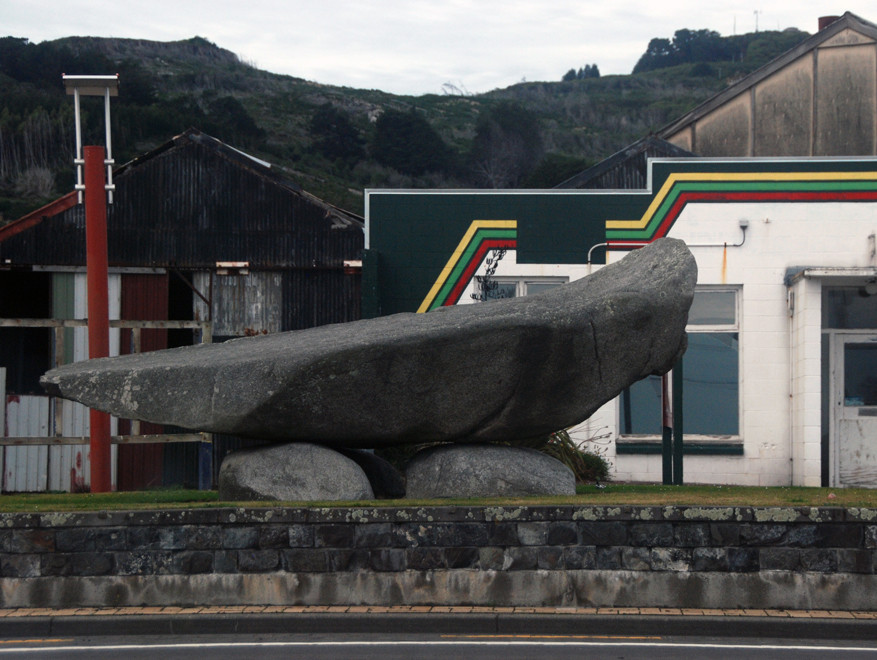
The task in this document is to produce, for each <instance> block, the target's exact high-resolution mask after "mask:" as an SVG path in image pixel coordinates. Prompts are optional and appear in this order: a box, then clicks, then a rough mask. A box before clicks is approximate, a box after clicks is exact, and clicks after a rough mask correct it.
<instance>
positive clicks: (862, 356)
mask: <svg viewBox="0 0 877 660" xmlns="http://www.w3.org/2000/svg"><path fill="white" fill-rule="evenodd" d="M844 405H845V406H877V344H844Z"/></svg>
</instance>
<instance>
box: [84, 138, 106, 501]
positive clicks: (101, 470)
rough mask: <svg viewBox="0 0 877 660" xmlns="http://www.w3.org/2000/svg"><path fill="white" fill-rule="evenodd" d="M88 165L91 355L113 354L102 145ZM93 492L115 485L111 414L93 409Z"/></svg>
mask: <svg viewBox="0 0 877 660" xmlns="http://www.w3.org/2000/svg"><path fill="white" fill-rule="evenodd" d="M82 151H83V154H84V160H85V164H84V169H85V243H86V266H87V280H88V357H89V358H101V357H109V355H110V314H109V293H108V289H107V280H108V277H107V192H106V165H105V164H104V159H105V156H104V153H105V152H104V148H103V147H83V148H82ZM90 423H91V492H92V493H106V492H109V491H110V490H111V489H112V481H111V459H110V416H109V415H108V414H107V413H104V412H100V411H98V410H91V411H90Z"/></svg>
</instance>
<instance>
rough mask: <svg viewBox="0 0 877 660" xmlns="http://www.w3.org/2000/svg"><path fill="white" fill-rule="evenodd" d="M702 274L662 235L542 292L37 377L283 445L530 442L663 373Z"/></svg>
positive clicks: (106, 400) (74, 393)
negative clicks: (592, 271)
mask: <svg viewBox="0 0 877 660" xmlns="http://www.w3.org/2000/svg"><path fill="white" fill-rule="evenodd" d="M695 280H696V266H695V264H694V259H693V257H692V256H691V254H690V253H689V252H688V250H687V248H686V247H685V246H684V244H683V243H681V242H680V241H674V240H671V239H665V240H661V241H658V242H656V243H654V244H652V245H650V246H648V247H646V248H643V249H641V250H639V251H637V252H634V253H631V254H630V255H628V256H627V257H625V258H624V259H623V260H621V261H620V262H618V263H616V264H612V265H610V266H607V267H605V268H603V269H602V270H600V271H598V272H597V273H596V274H594V275H592V276H590V277H587V278H584V279H582V280H579V281H577V282H572V283H570V284H567V285H565V286H561V287H558V288H556V289H553V290H551V291H548V292H546V293H543V294H540V295H536V296H530V297H526V298H512V299H508V300H499V301H494V302H487V303H482V304H476V305H459V306H454V307H444V308H441V309H438V310H435V311H433V312H429V313H427V314H413V313H412V314H395V315H392V316H386V317H382V318H377V319H368V320H362V321H355V322H352V323H344V324H337V325H328V326H322V327H319V328H312V329H308V330H300V331H296V332H284V333H278V334H274V335H265V336H260V337H247V338H242V339H236V340H232V341H229V342H225V343H222V344H206V345H200V346H191V347H184V348H176V349H170V350H164V351H155V352H151V353H141V354H136V355H126V356H121V357H115V358H101V359H97V360H88V361H85V362H76V363H73V364H68V365H64V366H61V367H59V368H57V369H53V370H51V371H49V372H48V373H46V374H45V375H44V376H43V377H42V380H41V382H42V384H43V386H44V387H45V389H46V390H47V391H48V392H50V393H51V394H54V395H57V396H62V397H65V398H68V399H74V400H76V401H80V402H82V403H84V404H86V405H87V406H90V407H92V408H97V409H99V410H103V411H106V412H109V413H112V414H114V415H118V416H119V417H125V418H133V419H140V420H145V421H150V422H157V423H162V424H174V425H176V426H182V427H185V428H190V429H199V430H204V431H212V432H218V433H230V434H235V435H239V436H245V437H254V438H261V439H272V440H277V441H285V442H289V441H305V442H316V443H319V444H323V445H327V446H337V447H380V446H385V445H394V444H406V443H411V442H434V441H456V440H500V441H507V440H513V439H515V438H529V437H534V436H538V435H542V434H547V433H550V432H552V431H556V430H557V429H561V428H565V427H568V426H571V425H573V424H576V423H578V422H581V421H582V420H584V419H586V418H587V417H588V416H589V415H590V414H591V413H593V412H594V411H595V410H596V409H597V408H598V407H599V406H601V405H602V404H603V403H605V402H606V401H608V400H609V399H611V398H612V397H614V396H616V395H617V394H618V393H619V392H620V391H621V390H622V389H623V388H624V387H626V386H628V385H629V384H631V383H632V382H634V381H636V380H639V379H641V378H643V377H645V376H647V375H649V374H652V373H662V372H665V371H667V370H668V369H669V368H670V367H671V366H672V364H673V363H674V362H675V361H676V359H677V358H678V357H679V355H681V353H682V352H683V350H684V349H685V324H686V319H687V311H688V308H689V306H690V304H691V300H692V296H693V291H694V284H695Z"/></svg>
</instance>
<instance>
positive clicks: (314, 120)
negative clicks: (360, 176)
mask: <svg viewBox="0 0 877 660" xmlns="http://www.w3.org/2000/svg"><path fill="white" fill-rule="evenodd" d="M309 128H310V132H311V136H312V137H313V140H314V149H315V150H316V151H318V152H319V153H321V154H322V155H323V156H325V157H326V158H328V159H329V160H348V161H356V160H359V159H360V158H362V157H363V156H364V155H365V149H363V141H362V137H361V136H360V134H359V131H357V130H356V127H355V126H354V125H353V123H352V122H351V121H350V117H349V116H348V115H347V113H346V112H344V111H342V110H339V109H338V108H336V107H335V106H334V105H332V104H331V103H324V104H323V105H321V106H319V107H318V108H317V109H316V110H314V114H313V115H311V121H310V124H309Z"/></svg>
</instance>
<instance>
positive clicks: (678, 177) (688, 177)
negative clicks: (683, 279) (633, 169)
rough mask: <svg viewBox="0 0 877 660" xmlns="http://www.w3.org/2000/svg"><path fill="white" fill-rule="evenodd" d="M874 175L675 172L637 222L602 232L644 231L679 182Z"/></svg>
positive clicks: (610, 223)
mask: <svg viewBox="0 0 877 660" xmlns="http://www.w3.org/2000/svg"><path fill="white" fill-rule="evenodd" d="M874 179H877V172H678V173H673V174H670V176H668V177H667V180H666V181H665V182H664V185H662V186H661V189H660V190H659V191H658V194H657V195H655V197H654V198H653V199H652V202H651V204H649V207H648V208H647V209H646V212H645V213H644V214H643V217H642V218H640V219H639V220H607V221H606V229H645V228H646V225H648V224H649V222H650V221H651V219H652V217H653V216H654V214H655V211H657V209H658V208H659V207H660V206H661V204H662V203H663V202H664V199H666V197H667V195H669V194H670V191H671V190H672V189H673V186H675V185H676V184H677V183H680V182H683V181H705V182H706V181H712V182H714V181H840V180H847V181H871V180H874Z"/></svg>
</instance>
